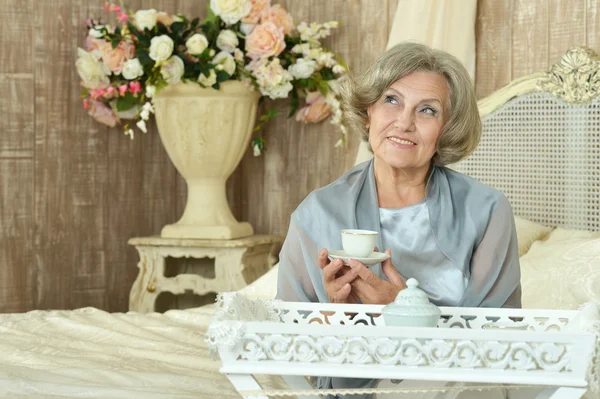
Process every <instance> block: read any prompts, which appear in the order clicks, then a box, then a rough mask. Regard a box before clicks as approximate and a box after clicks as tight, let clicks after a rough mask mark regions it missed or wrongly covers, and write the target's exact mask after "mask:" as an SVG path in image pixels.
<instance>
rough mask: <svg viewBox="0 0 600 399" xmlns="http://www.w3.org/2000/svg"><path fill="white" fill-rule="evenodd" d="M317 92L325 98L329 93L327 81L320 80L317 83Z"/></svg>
mask: <svg viewBox="0 0 600 399" xmlns="http://www.w3.org/2000/svg"><path fill="white" fill-rule="evenodd" d="M319 92H320V93H321V94H322V95H323V96H326V95H327V93H329V85H328V84H327V81H325V80H320V81H319Z"/></svg>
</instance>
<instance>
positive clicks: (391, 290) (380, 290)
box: [350, 248, 406, 305]
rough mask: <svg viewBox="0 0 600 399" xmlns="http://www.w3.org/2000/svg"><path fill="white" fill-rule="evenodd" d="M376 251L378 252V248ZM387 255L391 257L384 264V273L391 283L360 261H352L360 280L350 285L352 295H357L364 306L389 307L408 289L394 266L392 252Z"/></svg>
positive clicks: (352, 266) (353, 269) (357, 279)
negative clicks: (401, 292) (389, 304)
mask: <svg viewBox="0 0 600 399" xmlns="http://www.w3.org/2000/svg"><path fill="white" fill-rule="evenodd" d="M375 250H376V251H377V248H375ZM385 253H386V254H388V255H390V257H389V258H388V259H386V260H385V261H384V262H383V263H382V271H383V274H385V275H386V277H387V278H388V280H389V281H386V280H383V279H380V278H379V277H377V276H376V275H375V274H374V273H373V272H372V271H370V270H369V268H368V267H366V266H365V265H363V264H362V263H360V262H359V261H357V260H355V259H351V260H350V267H351V268H352V269H351V270H352V271H353V272H354V273H355V274H356V275H358V278H356V279H354V280H353V281H352V282H351V283H350V284H351V285H352V293H351V294H355V295H356V296H357V297H358V299H360V301H361V302H362V303H363V304H379V305H387V304H388V303H391V302H393V301H394V299H396V296H397V295H398V293H399V292H400V291H401V290H403V289H405V288H406V284H405V283H404V279H403V278H402V276H401V275H400V273H398V271H397V270H396V268H395V267H394V265H392V256H391V255H392V253H391V251H390V250H389V249H388V250H387V251H385Z"/></svg>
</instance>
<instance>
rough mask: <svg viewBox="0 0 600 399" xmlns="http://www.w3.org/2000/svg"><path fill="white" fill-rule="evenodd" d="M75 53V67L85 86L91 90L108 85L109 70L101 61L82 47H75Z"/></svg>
mask: <svg viewBox="0 0 600 399" xmlns="http://www.w3.org/2000/svg"><path fill="white" fill-rule="evenodd" d="M77 55H78V56H79V57H78V58H77V61H75V67H76V68H77V73H78V74H79V77H81V80H83V83H84V85H85V87H87V88H88V89H92V90H93V89H97V88H100V87H107V86H108V85H110V79H109V78H108V75H110V70H109V69H108V67H107V66H106V65H104V63H103V62H100V61H99V60H98V59H97V58H96V57H94V56H93V55H92V54H90V53H88V52H87V51H85V50H84V49H82V48H78V49H77Z"/></svg>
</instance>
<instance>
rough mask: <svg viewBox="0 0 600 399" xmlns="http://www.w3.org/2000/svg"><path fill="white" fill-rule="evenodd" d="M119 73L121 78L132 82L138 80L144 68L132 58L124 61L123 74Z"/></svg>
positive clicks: (138, 61)
mask: <svg viewBox="0 0 600 399" xmlns="http://www.w3.org/2000/svg"><path fill="white" fill-rule="evenodd" d="M121 73H122V74H123V77H124V78H125V79H127V80H133V79H136V78H139V77H140V76H142V75H143V74H144V68H143V67H142V64H141V63H140V60H138V59H137V58H133V59H131V60H127V61H125V64H123V72H121Z"/></svg>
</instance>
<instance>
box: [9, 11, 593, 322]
mask: <svg viewBox="0 0 600 399" xmlns="http://www.w3.org/2000/svg"><path fill="white" fill-rule="evenodd" d="M272 2H273V3H278V2H279V1H277V0H273V1H272ZM4 3H5V4H4V7H2V9H1V10H0V22H1V24H0V44H2V48H3V55H4V56H3V57H2V59H0V93H2V96H1V97H0V107H1V109H2V111H3V114H4V115H8V117H4V118H2V119H1V120H0V132H1V135H0V186H1V187H2V188H1V189H0V195H1V198H0V312H20V311H25V310H30V309H36V308H38V309H48V308H78V307H84V306H96V307H99V308H102V309H106V310H109V311H125V310H127V306H128V299H129V298H128V296H129V289H130V288H131V284H132V282H133V281H134V279H135V276H136V274H137V267H136V263H137V261H138V256H137V253H136V251H135V249H134V248H133V247H131V246H130V245H128V244H127V240H128V239H129V238H131V237H136V236H149V235H156V234H159V233H160V228H161V227H162V226H163V225H165V224H167V223H172V222H174V221H176V220H177V219H178V218H179V216H180V215H181V213H182V211H183V207H184V205H185V195H186V187H185V182H184V180H183V179H182V178H181V177H180V176H179V174H178V173H177V171H176V170H175V168H174V167H173V166H172V164H171V162H170V161H169V159H168V156H167V154H166V152H165V151H164V149H163V148H162V144H161V142H160V137H159V136H158V134H157V131H156V126H155V124H154V122H152V123H150V125H149V132H148V134H146V135H143V134H141V133H138V134H137V136H136V139H135V140H133V141H131V140H129V139H128V138H127V137H125V136H123V134H122V132H121V131H120V130H119V129H117V128H115V129H109V128H106V127H104V126H103V125H101V124H99V123H97V122H95V121H94V120H93V119H92V118H91V117H89V116H88V115H87V113H86V111H85V110H83V109H82V107H81V101H80V99H79V93H80V86H79V78H78V76H77V73H76V70H75V67H74V61H75V59H76V49H77V47H78V46H81V45H82V43H83V40H84V38H85V35H86V30H85V25H84V24H85V22H84V21H85V18H86V17H103V19H105V20H106V17H105V16H106V14H105V13H104V11H103V9H102V6H103V2H102V1H97V0H53V1H37V0H36V1H34V0H18V1H17V0H7V1H5V2H4ZM126 3H127V4H130V5H132V6H133V7H134V8H135V7H142V8H150V7H154V8H156V9H158V10H165V11H168V12H178V13H184V14H185V15H189V16H200V17H203V16H205V15H206V5H207V3H208V0H148V1H147V0H131V1H129V0H127V1H126ZM281 3H282V5H283V6H284V7H286V8H287V9H288V10H289V11H290V12H291V14H292V15H293V16H294V19H295V20H296V22H300V21H317V22H324V21H328V20H339V21H341V22H342V25H341V26H340V28H339V29H337V30H335V31H334V32H333V35H332V37H331V38H329V39H327V40H326V42H325V44H326V45H327V46H328V47H330V48H332V49H334V50H336V51H339V52H340V53H341V54H342V55H343V56H344V58H345V59H346V61H347V62H348V64H349V65H350V67H351V70H352V71H362V70H363V69H364V68H366V67H367V66H368V65H369V64H370V63H371V62H372V61H373V59H374V58H375V57H376V56H377V55H379V54H380V53H381V52H382V51H383V50H384V49H385V46H386V44H387V36H388V32H389V29H390V28H391V23H392V21H393V18H394V13H395V11H396V6H397V4H398V0H377V1H373V0H331V1H321V0H302V1H298V0H285V1H281ZM476 36H477V72H476V91H477V95H478V96H479V97H482V96H485V95H488V94H490V93H491V92H492V91H493V90H496V89H498V88H500V87H501V86H503V85H505V84H506V83H508V82H509V81H510V80H511V79H515V78H517V77H519V76H523V75H525V74H527V73H531V72H536V71H540V70H545V69H547V68H548V66H549V65H550V64H551V63H553V62H555V61H556V60H557V59H558V57H560V55H562V53H563V52H564V51H565V50H566V49H567V48H568V47H571V46H574V45H580V44H587V45H588V46H590V47H591V48H592V49H595V50H596V51H599V50H600V48H599V47H600V6H599V5H598V2H597V1H595V0H531V1H525V0H506V1H495V0H479V3H478V13H477V25H476ZM269 106H275V107H277V108H279V109H281V113H282V114H281V115H280V116H279V117H278V118H276V119H275V120H273V121H272V122H271V123H270V124H269V125H268V126H267V128H266V130H265V131H264V135H265V138H266V139H267V152H266V153H265V155H264V156H263V157H261V158H255V157H253V156H252V154H251V152H250V151H248V152H247V153H246V155H245V157H244V159H243V160H242V162H241V164H240V166H239V167H238V169H237V170H236V171H235V172H234V174H233V175H232V177H231V178H230V180H229V182H228V186H227V192H228V198H229V201H230V205H231V207H232V211H233V213H234V215H235V216H236V217H237V218H238V219H239V220H245V221H249V222H250V223H252V225H253V226H254V229H255V231H256V232H257V233H262V234H285V233H286V231H287V226H288V223H289V218H290V215H291V213H292V211H293V210H294V209H295V208H296V207H297V205H298V204H299V203H300V202H301V201H302V200H303V199H304V198H305V197H306V195H307V194H308V193H310V192H311V191H312V190H315V189H317V188H319V187H322V186H324V185H326V184H328V183H329V182H331V181H333V180H335V179H336V178H337V177H338V176H339V175H340V174H341V173H343V172H344V171H345V170H347V169H348V168H349V167H350V166H351V165H352V163H353V161H354V158H355V154H356V149H357V146H358V138H357V137H354V136H351V137H350V141H349V144H348V147H347V148H346V149H335V148H333V145H334V143H335V142H336V140H337V139H338V137H339V133H338V131H337V130H336V128H335V127H334V126H333V125H331V124H330V123H328V122H324V123H321V124H317V125H304V124H302V123H298V122H296V121H295V120H293V119H287V118H286V116H287V106H285V104H284V102H282V101H280V102H272V101H265V102H264V103H263V104H262V105H261V110H262V111H266V109H268V107H269Z"/></svg>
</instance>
